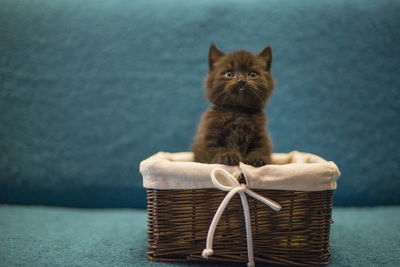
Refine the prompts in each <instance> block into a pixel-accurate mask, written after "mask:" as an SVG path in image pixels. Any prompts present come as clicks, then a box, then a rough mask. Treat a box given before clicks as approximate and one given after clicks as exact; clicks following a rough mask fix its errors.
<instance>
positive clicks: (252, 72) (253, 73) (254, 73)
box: [249, 71, 257, 78]
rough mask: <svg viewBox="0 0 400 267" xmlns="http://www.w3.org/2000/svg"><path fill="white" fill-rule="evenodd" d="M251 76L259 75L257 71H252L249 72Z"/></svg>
mask: <svg viewBox="0 0 400 267" xmlns="http://www.w3.org/2000/svg"><path fill="white" fill-rule="evenodd" d="M249 77H250V78H255V77H257V73H256V72H255V71H251V72H250V73H249Z"/></svg>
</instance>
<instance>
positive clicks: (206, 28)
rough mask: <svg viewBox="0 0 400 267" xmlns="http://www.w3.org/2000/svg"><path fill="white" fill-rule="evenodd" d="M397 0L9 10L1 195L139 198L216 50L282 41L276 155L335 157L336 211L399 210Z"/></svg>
mask: <svg viewBox="0 0 400 267" xmlns="http://www.w3.org/2000/svg"><path fill="white" fill-rule="evenodd" d="M399 13H400V3H399V2H398V1H394V0H391V1H389V0H385V1H372V0H365V1H361V0H359V1H345V0H331V1H311V0H309V1H305V0H299V1H279V0H271V1H244V0H243V1H239V0H238V1H234V0H228V1H211V0H210V1H178V0H172V1H161V0H160V1H154V0H151V1H147V0H141V1H128V0H120V1H106V0H104V1H94V0H89V1H78V0H71V1H61V0H57V1H54V0H35V1H28V0H25V1H12V0H5V1H2V2H1V3H0V127H1V128H0V203H19V204H45V205H66V206H84V207H104V206H107V207H117V206H118V207H120V206H133V207H144V205H145V201H146V200H145V190H144V189H143V188H142V186H141V183H142V181H141V176H140V174H139V171H138V165H139V162H140V161H141V160H142V159H144V158H146V157H148V156H150V155H151V154H153V153H156V152H158V151H170V152H175V151H187V150H189V149H190V143H191V139H192V137H193V135H194V133H195V129H196V125H197V123H198V121H199V117H200V115H201V113H202V112H203V111H204V110H205V109H206V108H207V107H208V103H207V102H206V101H205V99H204V96H203V95H204V91H203V84H202V83H203V79H204V76H205V74H206V72H207V52H208V48H209V45H210V44H211V43H216V44H217V45H218V46H219V48H221V49H222V50H225V51H232V50H236V49H242V48H243V49H247V50H250V51H254V52H257V51H259V50H260V49H261V48H262V47H264V46H265V45H266V44H270V45H271V46H272V48H273V56H274V61H273V67H272V72H273V74H274V77H275V79H276V84H277V86H276V91H275V94H274V96H273V97H272V99H271V101H270V104H269V106H268V108H267V109H266V112H267V113H268V115H269V118H270V119H269V130H270V132H271V135H272V138H273V143H274V151H275V152H289V151H291V150H300V151H306V152H310V153H314V154H318V155H320V156H322V157H325V158H326V159H329V160H333V161H335V162H336V163H337V164H338V166H339V167H340V169H341V172H342V177H341V178H340V180H339V188H338V190H337V191H336V193H335V203H336V205H385V204H400V194H398V191H399V189H400V160H399V152H400V149H399V146H400V138H399V132H400V127H399V111H400V81H399V78H398V76H399V71H400V63H399V59H400V45H399V43H400V33H399V28H400V17H399V15H398V14H399Z"/></svg>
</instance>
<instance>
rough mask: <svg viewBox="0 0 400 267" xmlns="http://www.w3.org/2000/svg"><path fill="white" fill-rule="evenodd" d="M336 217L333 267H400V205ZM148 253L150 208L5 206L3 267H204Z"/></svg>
mask: <svg viewBox="0 0 400 267" xmlns="http://www.w3.org/2000/svg"><path fill="white" fill-rule="evenodd" d="M333 219H334V221H335V223H334V224H333V225H332V234H331V251H332V264H331V265H330V266H400V247H399V244H400V206H389V207H388V206H386V207H374V208H335V209H334V215H333ZM145 253H146V212H145V210H140V209H97V210H96V209H71V208H52V207H36V206H33V207H28V206H0V266H140V265H145V266H170V267H172V266H200V265H199V264H181V263H162V262H151V261H148V260H147V259H146V257H145ZM212 265H214V264H211V265H210V266H212ZM201 266H208V265H204V264H202V265H201ZM238 266H244V265H238Z"/></svg>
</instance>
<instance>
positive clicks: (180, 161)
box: [140, 151, 340, 191]
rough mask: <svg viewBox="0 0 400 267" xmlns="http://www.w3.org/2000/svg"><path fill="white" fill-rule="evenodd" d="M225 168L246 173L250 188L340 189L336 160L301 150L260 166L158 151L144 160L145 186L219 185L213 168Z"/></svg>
mask: <svg viewBox="0 0 400 267" xmlns="http://www.w3.org/2000/svg"><path fill="white" fill-rule="evenodd" d="M215 168H222V169H224V170H226V171H228V172H229V173H231V174H232V175H233V176H234V177H235V178H236V179H237V178H238V177H239V175H240V174H241V173H243V175H244V177H245V179H246V184H247V186H248V187H249V188H255V189H277V190H295V191H324V190H333V189H336V180H337V179H338V177H339V176H340V171H339V169H338V167H337V166H336V164H335V163H334V162H332V161H326V160H324V159H323V158H321V157H319V156H316V155H313V154H310V153H303V152H299V151H292V152H290V153H273V154H272V163H271V164H269V165H265V166H262V167H259V168H256V167H253V166H250V165H246V164H244V163H240V165H239V166H228V165H222V164H205V163H198V162H193V153H192V152H180V153H168V152H158V153H157V154H155V155H153V156H151V157H149V158H147V159H145V160H143V161H142V162H141V163H140V172H141V174H142V176H143V186H144V187H146V188H153V189H201V188H215V186H214V184H213V183H212V181H211V179H210V174H211V172H212V170H213V169H215Z"/></svg>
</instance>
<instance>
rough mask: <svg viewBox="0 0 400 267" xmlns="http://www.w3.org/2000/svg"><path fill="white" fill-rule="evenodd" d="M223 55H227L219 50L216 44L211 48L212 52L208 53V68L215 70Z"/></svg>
mask: <svg viewBox="0 0 400 267" xmlns="http://www.w3.org/2000/svg"><path fill="white" fill-rule="evenodd" d="M223 55H225V53H224V52H222V51H221V50H219V49H218V48H217V47H216V46H215V44H212V45H211V46H210V50H209V51H208V66H209V67H210V70H211V69H212V68H213V65H214V63H215V62H217V60H218V59H219V58H220V57H222V56H223Z"/></svg>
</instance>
